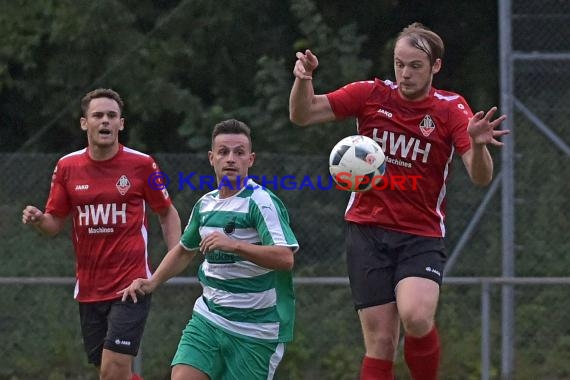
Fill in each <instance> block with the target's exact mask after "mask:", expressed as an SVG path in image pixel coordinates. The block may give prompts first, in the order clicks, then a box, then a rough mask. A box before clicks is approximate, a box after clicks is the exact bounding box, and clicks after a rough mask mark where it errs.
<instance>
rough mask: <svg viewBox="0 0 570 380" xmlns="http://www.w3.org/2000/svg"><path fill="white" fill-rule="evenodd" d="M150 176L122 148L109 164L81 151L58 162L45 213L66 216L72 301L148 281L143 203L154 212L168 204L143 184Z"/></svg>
mask: <svg viewBox="0 0 570 380" xmlns="http://www.w3.org/2000/svg"><path fill="white" fill-rule="evenodd" d="M156 171H159V168H158V166H157V165H156V163H155V162H154V160H153V159H152V158H151V157H150V156H148V155H146V154H143V153H140V152H138V151H136V150H132V149H129V148H127V147H124V146H122V145H120V146H119V152H118V153H117V154H116V155H115V156H114V157H113V158H111V159H109V160H105V161H95V160H92V159H91V158H90V157H89V153H88V152H87V149H82V150H80V151H77V152H74V153H70V154H68V155H66V156H64V157H62V158H61V159H60V160H59V161H58V163H57V166H56V167H55V170H54V173H53V177H52V183H51V190H50V194H49V198H48V201H47V205H46V212H47V213H50V214H52V215H55V216H58V217H61V218H64V217H66V216H67V215H69V214H71V216H72V219H73V231H72V234H73V236H72V240H73V246H74V249H75V255H76V284H75V298H76V299H77V300H78V301H80V302H95V301H104V300H110V299H116V298H118V297H120V296H119V295H117V292H118V291H120V290H121V289H123V288H126V287H127V286H129V285H130V284H131V282H132V280H134V279H136V278H138V277H142V278H148V277H150V275H151V272H150V269H149V265H148V252H147V240H148V231H147V218H146V213H145V207H146V203H145V201H146V202H148V204H149V205H150V207H151V208H152V209H153V210H154V211H158V210H161V209H164V208H166V207H169V206H170V205H171V200H170V198H169V196H168V192H167V191H166V190H153V189H152V188H151V187H150V186H149V185H148V182H147V180H148V178H149V176H150V175H151V174H152V173H154V172H156Z"/></svg>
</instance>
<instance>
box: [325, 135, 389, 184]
mask: <svg viewBox="0 0 570 380" xmlns="http://www.w3.org/2000/svg"><path fill="white" fill-rule="evenodd" d="M385 161H386V158H385V156H384V152H382V148H380V145H378V143H377V142H376V141H374V140H372V139H371V138H370V137H366V136H361V135H355V136H348V137H345V138H343V139H342V140H340V141H339V142H338V143H337V144H336V145H335V146H334V148H332V151H331V154H330V157H329V171H330V173H331V175H332V177H333V179H334V181H335V182H336V183H337V185H338V186H336V188H337V189H341V190H346V191H356V192H362V191H368V190H370V189H371V188H372V187H373V186H374V185H376V184H377V183H379V182H380V181H382V176H383V175H384V172H385V170H386V162H385Z"/></svg>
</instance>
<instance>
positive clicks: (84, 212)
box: [77, 203, 127, 226]
mask: <svg viewBox="0 0 570 380" xmlns="http://www.w3.org/2000/svg"><path fill="white" fill-rule="evenodd" d="M109 218H110V219H111V221H110V223H109ZM77 220H78V221H79V225H80V226H96V225H101V224H117V222H118V221H119V223H121V224H125V223H127V204H126V203H121V205H117V204H116V203H107V204H97V205H84V206H77Z"/></svg>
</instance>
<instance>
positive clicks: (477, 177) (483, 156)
mask: <svg viewBox="0 0 570 380" xmlns="http://www.w3.org/2000/svg"><path fill="white" fill-rule="evenodd" d="M471 149H472V154H471V170H470V173H469V174H470V177H471V181H472V182H473V183H475V184H477V185H480V186H486V185H488V184H489V183H490V182H491V180H492V179H493V159H492V158H491V154H490V153H489V150H488V149H487V147H486V146H485V145H476V144H472V148H471Z"/></svg>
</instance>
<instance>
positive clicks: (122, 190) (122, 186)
mask: <svg viewBox="0 0 570 380" xmlns="http://www.w3.org/2000/svg"><path fill="white" fill-rule="evenodd" d="M115 186H116V187H117V190H119V194H121V195H125V194H126V193H127V191H129V189H130V188H131V183H130V182H129V179H128V178H127V176H126V175H124V174H123V175H122V176H121V178H119V180H118V181H117V183H116V184H115Z"/></svg>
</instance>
